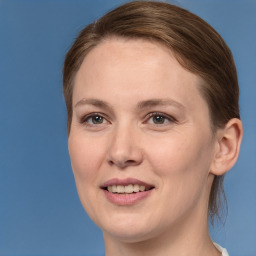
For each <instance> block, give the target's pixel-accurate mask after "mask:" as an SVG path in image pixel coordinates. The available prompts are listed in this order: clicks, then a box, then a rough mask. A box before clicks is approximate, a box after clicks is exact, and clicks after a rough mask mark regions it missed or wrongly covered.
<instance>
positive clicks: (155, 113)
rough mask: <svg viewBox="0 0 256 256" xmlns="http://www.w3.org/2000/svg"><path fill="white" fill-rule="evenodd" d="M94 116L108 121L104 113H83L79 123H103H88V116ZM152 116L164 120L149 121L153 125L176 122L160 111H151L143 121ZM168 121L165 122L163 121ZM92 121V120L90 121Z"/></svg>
mask: <svg viewBox="0 0 256 256" xmlns="http://www.w3.org/2000/svg"><path fill="white" fill-rule="evenodd" d="M95 117H99V118H102V119H103V123H105V121H107V122H108V120H107V118H106V117H105V115H103V114H101V113H91V114H88V115H85V116H83V117H82V118H81V119H80V123H81V124H84V125H86V126H98V125H101V124H103V123H98V124H96V123H94V124H92V123H89V122H88V120H89V119H90V118H95ZM154 117H161V118H164V122H163V123H159V124H156V123H151V125H155V126H163V125H167V124H168V123H177V120H176V119H175V118H174V117H172V116H169V115H167V114H164V113H161V112H152V113H149V114H148V115H147V116H146V118H145V121H144V122H143V123H148V122H149V120H150V119H151V118H154ZM166 120H167V121H168V123H165V121H166ZM92 122H93V121H92Z"/></svg>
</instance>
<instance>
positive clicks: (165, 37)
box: [63, 1, 240, 221]
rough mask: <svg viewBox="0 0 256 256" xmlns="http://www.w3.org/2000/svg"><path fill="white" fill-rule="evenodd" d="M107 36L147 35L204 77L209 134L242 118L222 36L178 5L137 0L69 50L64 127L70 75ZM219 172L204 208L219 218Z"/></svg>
mask: <svg viewBox="0 0 256 256" xmlns="http://www.w3.org/2000/svg"><path fill="white" fill-rule="evenodd" d="M111 37H119V38H120V37H121V38H127V39H145V40H151V41H155V42H158V43H160V44H162V45H164V46H165V47H167V48H169V49H170V50H171V51H172V52H173V53H174V56H175V57H176V59H177V60H178V62H179V63H180V64H181V65H182V66H183V67H184V68H185V69H187V70H189V71H191V72H193V73H194V74H196V75H198V76H199V77H201V78H202V79H203V81H204V82H203V84H201V85H200V88H199V89H200V92H201V94H202V96H203V98H204V99H205V101H206V102H207V104H208V107H209V111H210V118H211V127H212V130H213V133H214V132H215V131H216V130H217V129H218V128H222V127H224V126H225V124H226V123H227V122H228V121H229V120H230V119H232V118H240V114H239V103H238V100H239V87H238V79H237V72H236V67H235V63H234V60H233V57H232V53H231V51H230V49H229V47H228V46H227V45H226V43H225V42H224V40H223V39H222V37H221V36H220V35H219V34H218V33H217V32H216V31H215V30H214V29H213V28H212V27H211V26H210V25H209V24H208V23H206V22H205V21H204V20H202V19H201V18H199V17H198V16H196V15H194V14H192V13H190V12H189V11H187V10H185V9H182V8H180V7H177V6H174V5H171V4H167V3H162V2H153V1H135V2H130V3H127V4H124V5H122V6H120V7H118V8H116V9H114V10H113V11H110V12H109V13H107V14H106V15H104V16H103V17H102V18H100V19H99V20H97V21H96V22H94V23H92V24H90V25H88V26H87V27H85V28H84V29H83V30H82V31H81V33H80V34H79V36H78V37H77V39H76V40H75V42H74V44H73V45H72V47H71V49H70V50H69V51H68V53H67V55H66V59H65V63H64V68H63V91H64V97H65V101H66V106H67V129H68V134H69V132H70V127H71V121H72V111H73V109H72V94H73V86H74V78H75V76H76V73H77V71H78V70H79V68H80V66H81V64H82V62H83V60H84V58H85V56H86V55H87V54H88V52H90V51H91V50H92V49H93V48H94V47H96V46H97V45H99V44H100V43H101V42H102V41H103V40H105V39H108V38H111ZM223 179H224V175H222V176H215V177H214V180H213V184H212V187H211V192H210V198H209V206H208V213H209V217H210V218H211V220H212V221H213V219H214V216H215V215H216V216H218V217H220V211H219V210H220V208H221V202H222V200H221V199H223V200H224V201H225V203H226V199H225V193H224V189H223Z"/></svg>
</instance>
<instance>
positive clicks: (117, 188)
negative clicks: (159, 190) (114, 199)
mask: <svg viewBox="0 0 256 256" xmlns="http://www.w3.org/2000/svg"><path fill="white" fill-rule="evenodd" d="M103 189H104V190H106V191H108V192H110V193H113V194H133V193H139V192H144V191H149V190H152V189H154V187H153V186H145V185H140V184H128V185H118V184H115V185H109V186H107V187H103Z"/></svg>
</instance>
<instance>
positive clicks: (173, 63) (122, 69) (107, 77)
mask: <svg viewBox="0 0 256 256" xmlns="http://www.w3.org/2000/svg"><path fill="white" fill-rule="evenodd" d="M201 83H202V80H201V78H200V77H199V76H197V75H195V74H193V73H191V72H190V71H188V70H186V69H184V68H183V67H182V66H181V65H180V64H179V62H178V61H177V60H176V58H175V57H174V54H173V53H172V51H171V50H170V49H168V48H167V47H165V46H163V45H161V44H159V43H157V42H151V41H147V40H140V39H132V40H131V39H122V38H111V39H106V40H105V41H103V42H101V43H100V44H99V45H98V46H96V47H95V48H94V49H92V50H91V51H90V52H89V53H88V55H87V56H86V57H85V59H84V61H83V63H82V65H81V67H80V69H79V71H78V73H77V75H76V79H75V87H74V94H73V96H74V97H73V98H74V102H75V101H77V100H78V99H79V98H81V97H82V96H83V97H95V95H97V94H98V95H100V96H101V97H102V98H107V97H108V96H111V94H112V96H113V93H114V94H115V96H116V97H119V98H120V99H121V98H122V99H128V100H133V101H134V100H136V99H137V98H143V97H145V98H165V97H166V96H167V95H168V96H170V97H175V98H176V99H175V100H177V101H179V100H180V101H183V102H185V103H186V104H187V103H192V102H193V101H195V102H196V101H198V97H201V94H200V91H199V86H200V84H201ZM142 92H143V93H142ZM99 93H100V94H99ZM140 100H144V99H140ZM145 100H146V99H145Z"/></svg>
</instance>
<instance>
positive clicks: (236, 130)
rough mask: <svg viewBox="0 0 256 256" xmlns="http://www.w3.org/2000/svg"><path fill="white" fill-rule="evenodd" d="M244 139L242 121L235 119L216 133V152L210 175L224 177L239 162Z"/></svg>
mask: <svg viewBox="0 0 256 256" xmlns="http://www.w3.org/2000/svg"><path fill="white" fill-rule="evenodd" d="M242 137H243V126H242V122H241V120H239V119H237V118H233V119H231V120H229V122H228V123H227V124H226V125H225V127H224V128H223V129H219V130H218V131H217V133H216V151H215V154H214V159H213V162H212V165H211V170H210V173H212V174H214V175H217V176H219V175H223V174H224V173H226V172H227V171H228V170H230V169H231V168H232V167H233V166H234V164H235V163H236V161H237V158H238V155H239V151H240V145H241V141H242Z"/></svg>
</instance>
